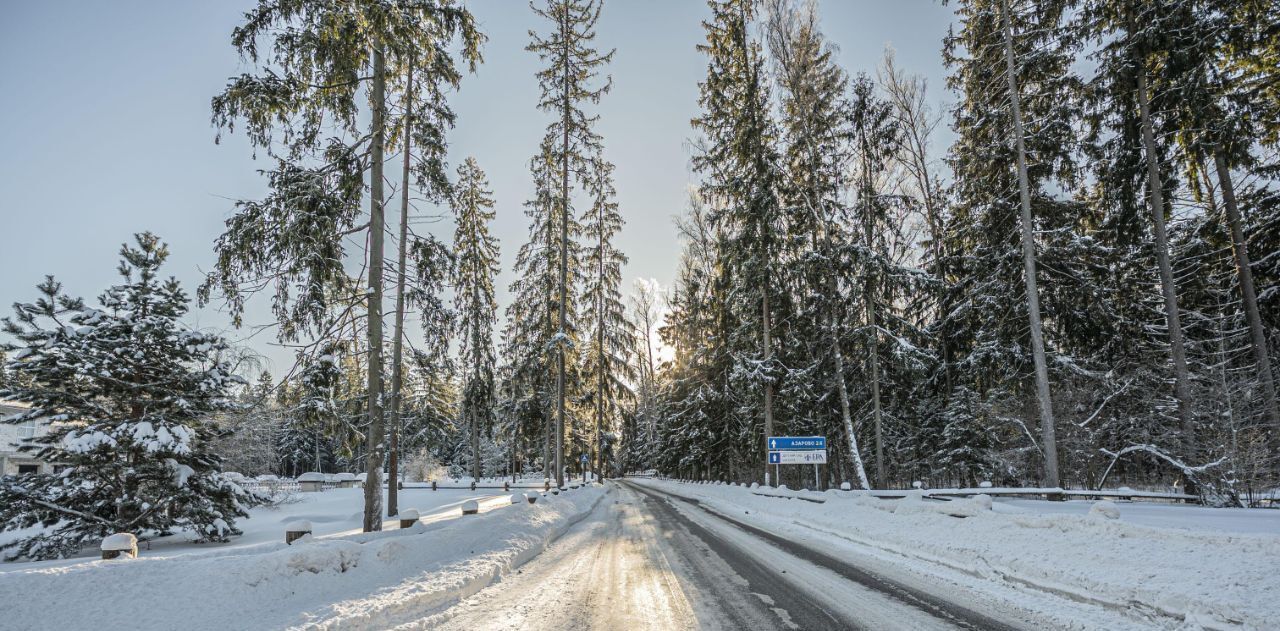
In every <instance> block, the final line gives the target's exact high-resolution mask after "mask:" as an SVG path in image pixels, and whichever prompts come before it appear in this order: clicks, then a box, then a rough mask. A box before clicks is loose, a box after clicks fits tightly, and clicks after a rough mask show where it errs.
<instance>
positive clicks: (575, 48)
mask: <svg viewBox="0 0 1280 631" xmlns="http://www.w3.org/2000/svg"><path fill="white" fill-rule="evenodd" d="M530 6H531V7H532V8H533V12H534V13H536V14H537V15H538V16H539V17H542V18H544V19H546V20H547V21H549V22H551V23H552V25H553V27H552V29H551V31H550V32H549V34H547V35H545V36H544V35H539V34H538V33H536V32H532V31H531V32H530V36H531V37H532V38H533V41H532V42H530V43H529V45H528V46H527V47H526V50H528V51H530V52H534V53H537V54H538V58H539V59H540V60H541V61H542V62H543V63H545V64H546V66H545V67H544V68H542V69H541V70H539V71H538V73H537V78H538V86H539V88H540V89H541V92H542V94H541V97H540V98H539V100H538V109H540V110H542V111H544V112H548V113H551V114H553V115H554V116H555V118H554V119H553V121H552V122H551V124H550V125H548V126H547V133H546V136H545V137H544V138H543V142H542V149H541V152H540V155H543V156H546V157H547V158H548V164H547V165H546V166H547V167H549V168H548V171H549V172H548V173H546V175H550V176H552V177H553V178H554V182H553V183H548V184H549V185H547V184H544V185H543V186H547V190H548V191H549V192H550V194H551V197H552V208H553V209H554V212H555V214H556V217H555V222H556V225H557V226H558V232H559V235H558V236H555V235H553V238H554V239H556V241H555V243H554V246H555V247H556V249H557V250H558V251H559V255H558V260H557V267H558V268H559V270H558V271H559V279H558V282H557V283H556V285H555V286H554V290H555V295H556V297H557V300H558V306H557V317H556V329H555V336H554V338H553V339H552V342H553V344H554V345H555V348H556V364H557V365H556V435H555V460H556V483H557V484H558V485H561V486H563V485H564V440H565V430H566V426H565V414H566V406H567V405H568V396H569V395H568V394H567V392H568V390H569V388H570V386H569V383H568V370H569V366H571V365H572V363H573V362H572V360H571V358H570V357H569V354H570V352H571V350H572V348H573V347H576V346H578V330H577V327H576V320H575V319H574V315H575V313H574V309H573V308H572V306H573V305H572V304H571V303H573V302H574V300H573V298H574V296H573V295H574V294H575V293H576V292H575V291H574V288H575V287H577V283H576V281H577V278H578V277H577V276H576V275H575V272H577V271H578V261H579V259H578V257H577V256H576V255H577V251H576V248H575V247H573V246H572V245H571V240H572V239H576V238H577V237H578V234H579V233H578V232H577V231H575V230H574V229H573V227H572V226H571V224H574V223H575V221H574V220H575V217H574V215H575V213H574V212H573V208H572V206H573V203H572V200H571V196H572V194H573V192H574V190H575V188H580V189H582V190H585V189H588V188H589V187H590V184H591V177H592V176H591V169H590V162H591V160H593V159H596V158H597V157H598V156H599V154H600V151H601V139H600V135H599V134H598V133H596V131H595V123H596V121H597V120H598V119H599V116H598V115H588V114H587V113H586V112H585V111H584V110H583V107H584V106H586V105H595V104H597V103H599V102H600V98H601V97H602V96H604V95H605V94H606V93H608V91H609V88H610V87H611V86H612V85H613V81H612V78H610V77H608V76H607V75H606V76H605V78H604V81H603V83H601V84H599V85H597V82H598V79H599V75H600V70H601V69H602V68H603V67H604V66H605V65H606V64H608V63H609V62H610V60H612V59H613V51H612V50H610V51H609V52H606V53H602V52H600V51H599V50H597V49H596V48H594V47H593V46H592V42H593V41H594V40H595V37H596V30H595V29H596V23H597V22H598V21H599V20H600V11H601V10H602V9H603V7H604V3H603V1H602V0H546V3H545V7H544V8H540V7H539V6H538V5H537V4H536V3H531V4H530ZM536 171H537V170H535V173H536ZM571 180H572V181H573V182H572V183H571ZM547 289H549V290H550V289H552V288H551V287H548V288H547ZM571 433H572V432H571Z"/></svg>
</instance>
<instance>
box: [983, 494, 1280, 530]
mask: <svg viewBox="0 0 1280 631" xmlns="http://www.w3.org/2000/svg"><path fill="white" fill-rule="evenodd" d="M1095 503H1096V502H1091V501H1087V500H1070V501H1066V502H1046V501H1043V500H1027V499H1014V498H996V500H995V506H994V510H995V511H996V512H997V513H1009V514H1017V513H1037V514H1041V515H1080V516H1083V515H1088V514H1089V508H1090V507H1091V506H1093V505H1094V504H1095ZM1116 506H1118V507H1120V521H1122V522H1126V523H1130V524H1136V525H1139V526H1153V527H1156V528H1175V529H1183V530H1195V531H1200V532H1212V533H1219V534H1239V535H1280V509H1262V508H1254V509H1244V508H1213V507H1209V506H1188V505H1186V504H1162V503H1156V502H1143V501H1136V502H1116Z"/></svg>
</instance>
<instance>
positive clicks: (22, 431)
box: [18, 419, 36, 438]
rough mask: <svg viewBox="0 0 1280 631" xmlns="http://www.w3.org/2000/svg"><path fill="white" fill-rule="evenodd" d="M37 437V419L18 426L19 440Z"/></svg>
mask: <svg viewBox="0 0 1280 631" xmlns="http://www.w3.org/2000/svg"><path fill="white" fill-rule="evenodd" d="M35 436H36V421H35V419H31V420H29V421H24V422H23V423H22V424H21V425H19V426H18V438H35Z"/></svg>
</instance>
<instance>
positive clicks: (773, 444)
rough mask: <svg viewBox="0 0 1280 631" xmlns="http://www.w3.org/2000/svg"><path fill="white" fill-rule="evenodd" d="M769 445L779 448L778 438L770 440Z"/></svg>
mask: <svg viewBox="0 0 1280 631" xmlns="http://www.w3.org/2000/svg"><path fill="white" fill-rule="evenodd" d="M769 447H771V448H774V449H777V448H778V441H777V439H774V440H771V441H769Z"/></svg>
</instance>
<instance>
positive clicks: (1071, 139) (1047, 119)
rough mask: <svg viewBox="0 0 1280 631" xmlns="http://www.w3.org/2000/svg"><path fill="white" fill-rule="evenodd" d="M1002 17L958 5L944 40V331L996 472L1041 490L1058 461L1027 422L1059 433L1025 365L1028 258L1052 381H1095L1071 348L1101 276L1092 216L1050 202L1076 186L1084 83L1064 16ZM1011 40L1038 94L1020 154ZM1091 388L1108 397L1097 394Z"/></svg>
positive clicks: (1017, 5)
mask: <svg viewBox="0 0 1280 631" xmlns="http://www.w3.org/2000/svg"><path fill="white" fill-rule="evenodd" d="M1003 5H1004V3H1003V2H1002V1H1001V0H963V1H961V2H958V3H957V9H956V10H957V14H958V16H959V18H960V24H961V26H960V29H959V31H958V32H956V33H954V34H951V35H949V36H948V38H947V39H946V41H945V47H944V57H945V59H946V62H947V65H948V67H949V68H950V69H951V72H952V74H951V76H950V77H949V78H948V83H949V85H950V86H952V87H953V88H955V89H958V90H959V91H960V93H961V97H962V98H961V101H960V102H959V104H958V105H957V106H956V107H955V109H954V111H953V115H954V119H953V120H954V122H953V126H954V128H955V130H956V133H957V139H956V142H955V143H954V144H953V145H952V147H951V150H950V155H949V161H950V164H951V166H952V168H953V170H954V177H955V182H954V188H953V191H954V195H953V197H954V203H953V205H952V207H951V212H950V213H949V215H950V216H949V217H948V222H947V225H946V227H945V235H946V237H945V238H946V243H945V244H943V248H942V249H943V251H944V252H945V256H946V265H945V266H944V267H945V268H946V270H947V276H948V281H949V287H948V289H949V292H950V296H949V298H948V302H949V305H950V306H949V308H948V310H947V311H946V312H945V313H944V314H943V318H942V320H941V322H940V323H939V325H938V327H937V329H938V332H939V334H940V335H942V336H945V339H944V340H942V343H945V345H946V347H947V348H948V351H949V353H950V354H951V358H950V360H951V362H952V364H953V366H952V368H951V370H950V373H951V374H952V375H953V380H952V384H951V385H952V388H953V392H952V393H951V395H952V396H948V397H947V398H948V400H949V401H952V400H955V401H959V400H958V399H957V398H956V397H955V396H954V395H956V394H964V395H965V398H968V394H967V393H960V392H957V391H956V390H955V388H959V387H962V386H963V387H965V388H967V389H969V390H972V391H973V392H974V393H976V394H977V395H978V397H980V399H981V405H976V406H974V405H968V404H965V405H967V407H968V408H969V409H970V410H978V411H982V413H990V416H988V417H987V418H984V419H982V421H981V422H980V423H978V424H977V427H982V428H985V431H987V432H989V433H990V436H989V440H986V441H984V442H986V443H987V444H991V445H1004V446H1006V447H1007V451H1006V453H1004V454H1002V455H1001V456H1000V457H1002V458H1003V459H1004V461H1005V462H1004V463H1003V464H1004V465H1005V466H1002V467H1001V468H1002V469H1004V470H1013V471H1016V472H1017V475H1020V476H1025V477H1027V478H1030V477H1032V476H1035V474H1034V473H1033V472H1034V471H1036V470H1037V469H1039V470H1041V471H1043V473H1042V474H1041V475H1040V476H1035V477H1039V478H1040V479H1042V480H1043V479H1045V478H1046V477H1053V476H1054V475H1055V474H1054V473H1053V472H1052V471H1050V470H1049V469H1050V468H1051V467H1049V466H1048V465H1049V464H1050V463H1051V462H1052V459H1051V458H1049V457H1046V456H1048V455H1049V452H1050V451H1051V450H1056V448H1055V447H1054V446H1053V445H1046V444H1044V442H1045V441H1044V439H1043V438H1042V439H1040V440H1037V439H1036V438H1035V434H1036V433H1033V432H1032V430H1031V427H1033V426H1034V422H1033V423H1031V424H1029V423H1028V420H1030V419H1034V418H1036V417H1039V420H1040V424H1041V426H1042V431H1041V432H1038V433H1039V434H1041V435H1042V436H1045V435H1047V434H1048V432H1047V431H1046V430H1047V429H1048V428H1049V427H1054V428H1055V429H1056V426H1057V424H1049V423H1046V421H1048V420H1049V419H1050V417H1051V414H1050V412H1052V411H1053V410H1052V408H1049V407H1048V406H1046V405H1041V403H1048V402H1047V401H1045V398H1046V397H1045V395H1046V394H1047V392H1045V390H1046V389H1045V388H1042V387H1040V386H1039V385H1037V384H1038V382H1040V381H1042V380H1041V379H1039V378H1038V377H1037V374H1036V373H1038V372H1039V371H1038V370H1036V369H1035V367H1034V364H1035V363H1036V362H1035V361H1034V357H1033V355H1034V353H1032V352H1031V348H1032V344H1031V339H1030V331H1029V327H1028V323H1029V322H1030V321H1031V315H1030V307H1029V305H1030V302H1031V300H1030V296H1029V294H1028V285H1029V284H1030V283H1029V282H1028V278H1029V277H1028V275H1027V273H1026V270H1027V269H1028V266H1027V265H1026V264H1025V263H1026V259H1025V255H1027V254H1031V255H1033V261H1032V263H1033V265H1031V266H1030V269H1033V270H1034V272H1035V274H1034V277H1032V278H1034V280H1035V281H1036V283H1035V285H1036V288H1037V291H1038V293H1039V297H1040V298H1041V305H1040V307H1041V309H1042V312H1043V314H1044V317H1043V322H1044V323H1045V325H1046V326H1045V328H1044V336H1045V340H1046V341H1045V344H1044V347H1045V348H1046V355H1047V360H1046V362H1045V363H1046V364H1047V366H1046V368H1047V370H1053V371H1054V374H1053V375H1051V376H1052V377H1054V378H1055V379H1061V378H1064V377H1069V378H1072V379H1085V378H1086V377H1087V376H1088V373H1085V372H1084V371H1082V370H1080V368H1081V367H1080V365H1079V360H1078V359H1077V358H1076V357H1074V356H1072V351H1073V350H1075V348H1074V346H1073V344H1071V343H1069V342H1070V341H1071V339H1072V338H1073V336H1082V335H1084V333H1082V331H1083V330H1085V329H1088V328H1089V327H1093V329H1092V330H1095V331H1096V327H1097V320H1098V319H1099V318H1100V316H1098V315H1097V313H1096V310H1100V309H1101V308H1102V306H1101V300H1100V294H1102V291H1101V290H1100V289H1099V288H1097V287H1095V283H1093V282H1092V281H1091V277H1093V276H1094V274H1095V273H1096V270H1094V269H1092V268H1091V267H1090V266H1089V265H1088V263H1089V262H1090V261H1094V260H1099V258H1100V256H1099V252H1098V244H1097V243H1096V242H1095V241H1093V240H1091V239H1089V238H1086V237H1084V236H1083V235H1082V234H1081V231H1082V227H1083V226H1084V225H1085V219H1086V218H1085V209H1084V208H1083V207H1082V206H1081V205H1080V204H1077V203H1074V202H1073V201H1072V200H1070V199H1064V198H1063V196H1062V195H1059V194H1057V192H1056V191H1057V190H1061V189H1068V190H1069V189H1071V188H1073V187H1074V186H1075V185H1076V181H1077V179H1078V178H1077V170H1076V158H1077V156H1076V153H1075V148H1076V147H1077V145H1078V143H1077V142H1076V138H1075V136H1074V130H1073V125H1074V121H1076V120H1077V118H1078V116H1079V112H1078V110H1079V103H1080V93H1081V82H1080V80H1079V79H1078V77H1076V76H1075V75H1074V74H1073V72H1072V62H1073V53H1074V50H1073V49H1072V48H1071V46H1070V41H1068V40H1065V39H1063V38H1060V37H1058V36H1057V34H1058V33H1059V32H1060V31H1061V29H1060V28H1059V26H1060V24H1061V21H1062V20H1063V14H1064V12H1066V11H1067V6H1066V5H1065V3H1063V2H1060V1H1057V0H1034V1H1028V0H1018V1H1016V2H1011V3H1008V11H1007V12H1006V11H1004V10H1002V9H1003V8H1004V6H1003ZM1006 15H1007V18H1008V22H1009V28H1008V29H1006V28H1005V25H1004V23H1003V22H1004V18H1005V16H1006ZM1006 33H1009V34H1011V37H1010V38H1009V40H1010V41H1009V43H1010V44H1011V46H1010V47H1011V48H1012V57H1013V64H1012V65H1013V73H1012V76H1013V79H1014V81H1013V82H1012V83H1013V84H1014V85H1016V86H1027V85H1034V86H1035V89H1034V90H1030V89H1022V88H1020V87H1019V88H1018V92H1017V94H1018V97H1019V99H1018V101H1019V105H1020V113H1021V120H1022V123H1023V134H1022V137H1021V140H1022V144H1023V151H1021V152H1020V151H1019V150H1018V147H1017V145H1018V142H1017V141H1018V136H1016V132H1015V131H1014V130H1015V127H1016V126H1015V125H1014V120H1013V118H1014V117H1013V111H1012V108H1011V103H1012V101H1011V94H1012V93H1011V90H1010V86H1011V82H1010V81H1009V78H1010V72H1009V70H1010V68H1009V60H1008V59H1007V57H1006V46H1005V42H1006ZM1019 154H1022V155H1024V156H1025V164H1026V180H1027V185H1026V188H1027V197H1028V205H1029V207H1030V208H1029V209H1030V211H1031V212H1030V215H1031V217H1032V221H1033V225H1032V226H1028V228H1034V230H1029V231H1028V232H1030V233H1031V235H1032V236H1033V240H1032V243H1031V244H1030V245H1031V246H1033V247H1032V248H1026V247H1024V244H1023V242H1022V241H1023V239H1022V236H1023V234H1024V233H1023V230H1022V228H1023V221H1022V219H1021V217H1020V215H1022V214H1023V213H1022V212H1021V211H1022V210H1023V204H1022V199H1021V197H1022V195H1021V192H1020V189H1021V184H1020V182H1019V179H1020V178H1019V171H1020V168H1019V164H1018V163H1019V159H1018V156H1019ZM1028 250H1030V251H1028ZM1041 262H1043V263H1041ZM1049 270H1053V271H1052V272H1050V271H1049ZM1086 389H1088V388H1086ZM1091 389H1092V390H1093V391H1098V390H1103V388H1098V387H1097V386H1096V384H1094V385H1093V387H1092V388H1091ZM960 404H961V403H959V402H958V403H957V405H960ZM961 412H965V411H958V412H957V413H956V414H949V416H951V417H956V416H958V415H960V414H961ZM966 413H967V412H966ZM1055 453H1056V451H1055ZM1042 465H1043V466H1042ZM1050 483H1054V484H1056V483H1057V480H1050Z"/></svg>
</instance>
